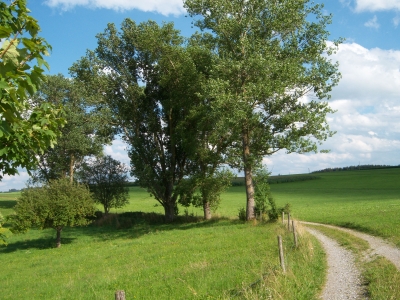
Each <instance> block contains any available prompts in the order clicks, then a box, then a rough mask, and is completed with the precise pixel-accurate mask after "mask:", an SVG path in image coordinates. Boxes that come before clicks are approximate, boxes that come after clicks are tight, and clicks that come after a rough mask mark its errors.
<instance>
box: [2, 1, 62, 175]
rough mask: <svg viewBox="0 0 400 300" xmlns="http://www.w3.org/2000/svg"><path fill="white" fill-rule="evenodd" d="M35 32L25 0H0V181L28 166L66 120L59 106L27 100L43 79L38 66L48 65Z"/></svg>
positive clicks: (51, 142)
mask: <svg viewBox="0 0 400 300" xmlns="http://www.w3.org/2000/svg"><path fill="white" fill-rule="evenodd" d="M39 31H40V27H39V25H38V23H37V21H36V20H35V19H34V18H32V17H31V16H30V15H29V10H28V9H27V8H26V1H25V0H15V1H12V2H11V3H10V4H6V3H5V2H3V1H1V2H0V39H1V41H2V44H1V46H0V180H1V178H3V176H4V175H5V174H9V175H14V174H17V173H18V171H17V168H18V167H24V168H26V169H27V170H28V172H29V171H30V170H32V169H33V168H34V167H35V166H36V164H37V162H36V157H35V156H36V155H37V154H40V153H42V151H43V150H44V149H46V148H48V147H53V146H54V144H55V143H56V140H57V136H59V135H60V130H59V128H60V127H61V126H62V125H63V124H64V123H65V121H64V120H63V118H62V111H61V109H60V107H55V106H52V105H51V104H49V103H41V105H38V106H34V105H32V103H31V101H30V97H31V96H32V95H33V94H34V93H35V92H36V91H37V90H38V88H39V86H40V84H41V83H42V82H43V81H44V80H45V78H44V75H43V72H44V70H43V68H42V67H43V66H45V67H46V68H48V67H49V66H48V64H47V63H46V61H45V60H44V59H43V56H44V55H48V50H49V49H51V47H50V45H49V44H48V43H47V42H46V41H45V40H44V39H43V38H41V37H39V36H38V33H39ZM31 62H37V64H38V65H34V66H33V67H31V66H30V65H29V63H31Z"/></svg>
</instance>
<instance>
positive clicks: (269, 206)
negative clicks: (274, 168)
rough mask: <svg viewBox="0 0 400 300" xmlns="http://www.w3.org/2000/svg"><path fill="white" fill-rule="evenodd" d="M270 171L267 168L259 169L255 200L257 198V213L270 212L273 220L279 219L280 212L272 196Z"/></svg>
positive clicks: (255, 186) (255, 182) (256, 179)
mask: <svg viewBox="0 0 400 300" xmlns="http://www.w3.org/2000/svg"><path fill="white" fill-rule="evenodd" d="M269 174H270V173H269V172H268V170H267V169H264V168H259V169H257V171H256V173H255V176H254V177H253V182H254V200H255V204H256V206H255V208H254V210H255V213H256V214H260V213H261V214H265V213H267V214H268V217H269V219H270V220H271V221H276V220H278V217H279V215H278V214H279V213H278V209H277V207H276V204H275V201H274V199H273V198H272V196H271V189H270V186H269V182H268V181H269Z"/></svg>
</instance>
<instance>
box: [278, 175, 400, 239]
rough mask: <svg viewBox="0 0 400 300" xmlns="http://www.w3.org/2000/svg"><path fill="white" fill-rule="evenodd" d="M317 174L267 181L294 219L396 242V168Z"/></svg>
mask: <svg viewBox="0 0 400 300" xmlns="http://www.w3.org/2000/svg"><path fill="white" fill-rule="evenodd" d="M318 176H319V177H321V178H320V179H317V180H310V181H303V182H292V183H283V184H273V185H271V190H272V193H273V196H274V197H275V198H276V201H277V203H278V205H283V204H284V203H290V204H291V206H292V210H293V215H294V216H295V217H296V218H298V219H301V220H305V221H312V222H321V223H328V224H335V225H339V226H345V227H350V228H354V229H357V230H360V231H364V232H367V233H371V234H374V235H378V236H381V237H384V238H387V239H389V240H391V241H392V242H394V243H395V244H396V245H397V246H400V230H399V228H400V168H392V169H375V170H359V171H341V172H330V173H319V174H318Z"/></svg>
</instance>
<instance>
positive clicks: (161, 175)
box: [71, 19, 202, 221]
mask: <svg viewBox="0 0 400 300" xmlns="http://www.w3.org/2000/svg"><path fill="white" fill-rule="evenodd" d="M97 38H98V47H97V49H96V50H95V51H94V52H90V51H89V52H88V54H87V56H86V57H85V58H83V59H82V60H81V61H80V62H78V63H77V64H75V65H74V67H73V68H71V71H72V72H74V73H75V76H77V77H78V78H79V79H80V80H82V81H85V82H87V86H91V87H93V89H92V92H94V93H96V94H97V95H100V96H101V97H102V98H103V100H104V104H106V105H107V106H108V107H109V109H110V110H111V112H112V114H113V116H114V117H115V119H114V120H115V122H116V123H118V125H119V127H120V130H121V134H122V137H123V139H124V140H125V141H126V142H127V143H128V145H129V147H130V148H129V150H128V155H129V157H130V160H131V175H132V176H134V177H136V178H137V179H138V182H139V184H140V185H141V186H142V187H145V188H147V189H148V191H149V192H150V193H151V194H152V195H153V196H154V197H155V199H156V200H157V201H158V202H160V204H161V205H162V206H163V207H164V211H165V216H166V220H167V221H172V220H173V219H174V217H175V215H176V210H177V200H178V198H179V191H180V190H181V189H180V186H181V184H182V182H183V179H184V177H185V176H188V175H189V174H190V172H191V168H192V166H193V164H192V162H191V160H190V157H191V156H192V154H191V152H193V151H194V149H195V147H193V145H191V144H190V143H188V142H187V141H189V140H190V139H189V138H188V137H190V136H191V137H193V136H195V134H194V132H195V129H196V124H195V123H194V121H193V122H189V121H188V120H187V116H188V115H189V113H190V111H191V109H192V107H193V106H194V105H196V103H198V96H197V91H198V88H199V84H198V82H200V81H201V77H202V75H201V73H200V72H198V71H197V69H196V64H195V63H194V61H193V59H192V57H191V55H190V52H189V51H187V49H186V48H185V47H184V39H183V38H182V37H181V36H180V34H179V32H178V31H177V30H175V29H174V27H173V24H172V23H167V24H163V25H162V26H159V25H157V23H155V22H152V21H148V22H145V23H141V24H136V23H135V22H134V21H132V20H130V19H126V20H125V21H124V22H123V23H122V25H121V31H120V32H118V30H117V29H116V27H115V25H113V24H109V25H108V27H107V29H106V30H105V31H104V33H102V34H99V35H98V36H97Z"/></svg>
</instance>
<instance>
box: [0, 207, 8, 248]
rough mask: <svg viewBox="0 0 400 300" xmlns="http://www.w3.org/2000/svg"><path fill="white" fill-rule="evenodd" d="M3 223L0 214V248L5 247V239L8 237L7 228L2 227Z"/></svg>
mask: <svg viewBox="0 0 400 300" xmlns="http://www.w3.org/2000/svg"><path fill="white" fill-rule="evenodd" d="M3 223H4V217H3V215H2V214H1V213H0V246H1V245H6V246H7V237H8V235H9V230H8V229H7V228H3V227H2V225H3Z"/></svg>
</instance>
